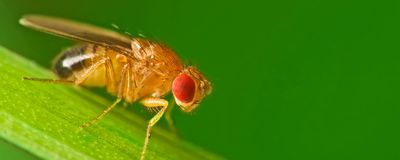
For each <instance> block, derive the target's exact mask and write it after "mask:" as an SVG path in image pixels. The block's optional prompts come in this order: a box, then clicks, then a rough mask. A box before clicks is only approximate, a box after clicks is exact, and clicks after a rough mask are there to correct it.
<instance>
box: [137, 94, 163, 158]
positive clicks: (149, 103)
mask: <svg viewBox="0 0 400 160" xmlns="http://www.w3.org/2000/svg"><path fill="white" fill-rule="evenodd" d="M140 103H142V104H143V105H144V106H145V107H149V108H151V107H162V108H161V110H159V111H158V112H157V114H156V115H155V116H154V117H153V118H151V119H150V121H149V123H148V124H147V130H146V137H145V139H144V145H143V150H142V154H141V157H140V159H141V160H143V159H144V156H145V154H146V150H147V146H148V144H149V139H150V135H151V128H152V127H153V126H154V125H155V124H156V123H157V122H158V120H160V118H161V117H162V116H163V114H164V113H165V111H166V109H167V107H168V101H167V100H165V99H161V98H155V97H149V98H144V99H143V100H141V101H140Z"/></svg>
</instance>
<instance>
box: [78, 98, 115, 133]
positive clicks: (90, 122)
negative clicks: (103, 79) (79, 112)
mask: <svg viewBox="0 0 400 160" xmlns="http://www.w3.org/2000/svg"><path fill="white" fill-rule="evenodd" d="M120 101H121V98H117V99H116V100H115V102H114V103H113V104H112V105H111V106H109V107H108V108H107V109H105V110H103V112H101V113H100V114H99V115H97V116H96V118H93V119H92V120H91V121H89V122H86V123H85V124H83V125H81V126H79V128H80V129H84V128H86V127H89V126H91V125H93V124H94V123H96V122H97V121H98V120H100V119H102V118H103V117H104V116H105V115H106V114H107V113H108V112H110V111H111V110H112V109H113V108H114V107H115V106H116V105H117V104H118V103H119V102H120Z"/></svg>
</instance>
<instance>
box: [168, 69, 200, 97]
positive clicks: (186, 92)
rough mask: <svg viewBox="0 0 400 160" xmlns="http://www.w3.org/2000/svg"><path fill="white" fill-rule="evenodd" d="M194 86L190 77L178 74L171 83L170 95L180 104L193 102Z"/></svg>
mask: <svg viewBox="0 0 400 160" xmlns="http://www.w3.org/2000/svg"><path fill="white" fill-rule="evenodd" d="M194 92H195V84H194V81H193V79H192V77H190V76H188V75H187V74H180V75H179V76H178V77H176V78H175V80H174V82H173V83H172V93H173V94H174V96H175V97H176V98H177V99H178V100H179V101H181V102H184V103H189V102H191V101H192V100H193V96H194Z"/></svg>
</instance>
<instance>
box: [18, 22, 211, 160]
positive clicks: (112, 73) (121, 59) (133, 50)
mask: <svg viewBox="0 0 400 160" xmlns="http://www.w3.org/2000/svg"><path fill="white" fill-rule="evenodd" d="M20 24H22V25H24V26H26V27H30V28H33V29H36V30H39V31H42V32H46V33H49V34H53V35H56V36H60V37H64V38H68V39H72V40H77V41H80V42H83V43H82V44H80V45H76V46H74V47H71V48H69V49H67V50H65V51H63V52H62V53H61V54H60V55H59V56H58V57H57V58H56V59H55V63H54V65H53V70H54V72H55V74H56V75H57V76H58V79H42V78H27V77H24V79H26V80H35V81H41V82H50V83H67V84H75V85H82V86H100V87H105V88H106V89H107V91H108V92H109V93H110V94H112V95H114V96H116V100H115V101H114V103H113V104H112V105H110V106H109V107H108V108H106V109H105V110H104V111H103V112H101V113H100V114H99V115H97V116H96V117H95V118H94V119H92V120H91V121H88V122H87V123H85V124H83V125H82V126H81V127H80V128H85V127H88V126H90V125H92V124H94V123H95V122H97V121H98V120H100V119H101V118H102V117H104V116H105V115H106V114H107V113H109V112H110V111H111V110H112V109H113V108H114V107H115V106H116V105H117V104H118V103H119V102H120V101H121V100H124V101H125V102H127V103H134V102H139V103H141V104H142V105H143V106H144V107H146V108H149V109H155V110H156V111H157V113H156V114H155V116H154V117H153V118H151V119H150V121H149V122H148V125H147V130H146V137H145V141H144V145H143V149H142V153H141V159H144V156H145V153H146V150H147V146H148V143H149V139H150V134H151V128H152V127H153V126H154V125H155V124H156V123H157V121H158V120H159V119H160V118H161V117H162V116H163V114H164V113H165V111H166V109H167V108H168V107H169V106H168V101H167V100H165V99H164V98H163V97H164V95H166V94H167V93H169V92H171V91H172V94H173V96H174V99H175V102H176V103H177V104H178V106H180V108H181V109H182V110H183V111H184V112H191V111H192V110H194V109H195V108H196V107H197V106H198V104H199V103H200V102H201V101H202V100H203V98H204V97H205V96H206V95H208V94H210V93H211V83H210V82H209V81H208V80H207V79H206V78H205V77H204V76H203V74H201V73H200V71H199V70H198V69H197V68H195V67H193V66H184V65H183V64H182V62H181V61H180V59H179V57H178V56H177V55H176V54H175V53H174V51H173V50H172V49H170V48H169V47H167V46H166V45H164V44H161V43H158V42H153V41H150V40H146V39H142V38H134V37H130V36H126V35H122V34H119V33H117V32H114V31H110V30H107V29H103V28H100V27H95V26H92V25H89V24H84V23H80V22H75V21H71V20H66V19H62V18H55V17H49V16H42V15H27V16H24V17H23V18H21V19H20Z"/></svg>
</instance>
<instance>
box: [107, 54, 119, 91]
mask: <svg viewBox="0 0 400 160" xmlns="http://www.w3.org/2000/svg"><path fill="white" fill-rule="evenodd" d="M105 67H106V84H107V91H109V92H111V93H115V90H116V89H117V87H116V85H117V83H116V80H115V73H114V67H113V66H112V62H111V59H110V58H107V61H106V62H105Z"/></svg>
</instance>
